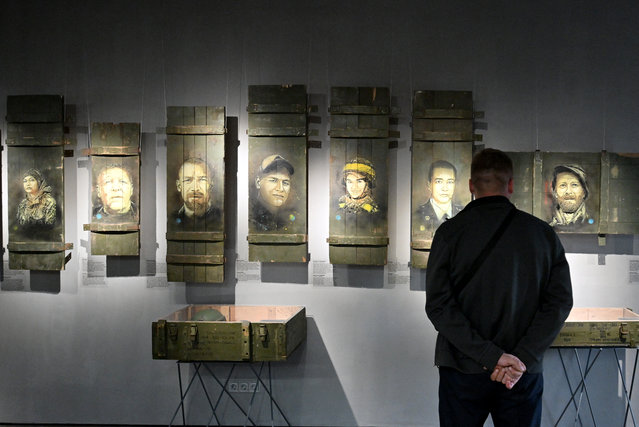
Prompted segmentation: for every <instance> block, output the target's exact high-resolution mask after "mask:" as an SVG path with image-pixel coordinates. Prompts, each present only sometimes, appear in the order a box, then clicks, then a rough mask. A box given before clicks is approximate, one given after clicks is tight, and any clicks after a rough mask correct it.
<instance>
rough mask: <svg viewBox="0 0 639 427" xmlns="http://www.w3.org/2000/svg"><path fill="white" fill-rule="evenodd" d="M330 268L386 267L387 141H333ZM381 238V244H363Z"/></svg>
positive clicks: (335, 139)
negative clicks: (346, 265)
mask: <svg viewBox="0 0 639 427" xmlns="http://www.w3.org/2000/svg"><path fill="white" fill-rule="evenodd" d="M330 166H331V171H330V194H331V206H330V219H329V234H330V237H329V245H330V249H329V256H330V261H331V263H332V264H360V265H384V264H385V262H386V245H387V244H388V240H387V238H388V218H387V212H388V183H387V179H388V178H387V177H388V142H387V141H385V140H375V139H339V138H331V157H330ZM371 238H372V239H373V240H375V238H381V239H382V241H378V242H373V241H370V242H369V241H364V240H362V239H369V240H370V239H371Z"/></svg>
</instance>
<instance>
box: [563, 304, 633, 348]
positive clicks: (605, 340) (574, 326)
mask: <svg viewBox="0 0 639 427" xmlns="http://www.w3.org/2000/svg"><path fill="white" fill-rule="evenodd" d="M552 346H553V347H637V346H639V315H637V313H635V312H633V311H632V310H629V309H627V308H621V307H595V308H586V307H574V308H573V309H572V310H571V312H570V315H569V316H568V319H566V322H565V323H564V326H563V327H562V329H561V331H560V332H559V335H558V336H557V338H556V339H555V341H554V342H553V344H552Z"/></svg>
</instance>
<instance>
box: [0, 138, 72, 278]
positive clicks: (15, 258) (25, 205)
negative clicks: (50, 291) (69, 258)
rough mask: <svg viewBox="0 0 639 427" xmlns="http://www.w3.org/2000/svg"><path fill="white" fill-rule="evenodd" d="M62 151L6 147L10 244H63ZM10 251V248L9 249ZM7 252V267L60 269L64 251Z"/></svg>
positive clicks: (58, 148)
mask: <svg viewBox="0 0 639 427" xmlns="http://www.w3.org/2000/svg"><path fill="white" fill-rule="evenodd" d="M63 160H64V152H63V148H62V147H61V146H48V147H22V146H21V147H14V146H10V147H8V156H7V163H8V167H7V177H8V185H7V192H8V200H9V201H10V202H9V206H8V220H9V247H10V248H11V247H12V245H16V244H21V243H30V242H47V243H53V244H58V245H64V169H63ZM9 250H10V252H12V250H11V249H9ZM28 252H29V251H27V252H24V253H22V252H21V253H17V252H16V253H14V254H13V255H11V253H10V263H9V268H12V269H14V268H15V269H29V270H60V269H62V268H63V267H64V260H65V253H64V250H62V251H61V252H59V253H49V254H47V253H44V252H49V251H48V250H46V251H42V252H43V253H40V251H33V252H31V253H28ZM52 252H58V251H52Z"/></svg>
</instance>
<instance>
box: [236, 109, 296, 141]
mask: <svg viewBox="0 0 639 427" xmlns="http://www.w3.org/2000/svg"><path fill="white" fill-rule="evenodd" d="M248 135H249V136H305V135H306V114H305V113H303V114H288V113H277V114H249V115H248Z"/></svg>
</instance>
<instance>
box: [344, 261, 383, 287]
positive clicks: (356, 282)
mask: <svg viewBox="0 0 639 427" xmlns="http://www.w3.org/2000/svg"><path fill="white" fill-rule="evenodd" d="M333 284H334V286H340V287H347V288H368V289H382V288H384V266H383V265H345V264H333Z"/></svg>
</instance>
